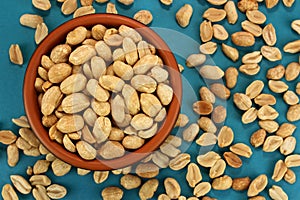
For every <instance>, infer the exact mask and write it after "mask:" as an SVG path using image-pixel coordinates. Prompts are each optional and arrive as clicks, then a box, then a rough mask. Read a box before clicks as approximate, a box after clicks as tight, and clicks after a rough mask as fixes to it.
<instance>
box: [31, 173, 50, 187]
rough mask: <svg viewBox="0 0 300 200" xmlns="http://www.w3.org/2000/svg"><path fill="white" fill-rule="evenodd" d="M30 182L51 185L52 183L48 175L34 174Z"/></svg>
mask: <svg viewBox="0 0 300 200" xmlns="http://www.w3.org/2000/svg"><path fill="white" fill-rule="evenodd" d="M29 182H30V184H31V185H32V186H36V185H42V186H49V185H50V184H51V180H50V179H49V178H48V176H46V175H33V176H31V177H30V179H29Z"/></svg>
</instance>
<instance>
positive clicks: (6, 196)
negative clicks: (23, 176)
mask: <svg viewBox="0 0 300 200" xmlns="http://www.w3.org/2000/svg"><path fill="white" fill-rule="evenodd" d="M1 195H2V198H3V200H19V197H18V195H17V193H16V191H15V190H14V188H13V187H12V186H11V185H10V184H5V185H3V187H2V192H1Z"/></svg>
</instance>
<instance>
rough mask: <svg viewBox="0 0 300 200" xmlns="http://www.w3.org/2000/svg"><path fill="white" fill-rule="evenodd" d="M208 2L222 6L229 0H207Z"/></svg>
mask: <svg viewBox="0 0 300 200" xmlns="http://www.w3.org/2000/svg"><path fill="white" fill-rule="evenodd" d="M207 2H208V3H210V4H212V5H215V6H220V5H223V4H225V3H226V2H227V0H221V1H218V0H207Z"/></svg>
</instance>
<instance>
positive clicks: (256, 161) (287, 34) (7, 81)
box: [0, 0, 300, 200]
mask: <svg viewBox="0 0 300 200" xmlns="http://www.w3.org/2000/svg"><path fill="white" fill-rule="evenodd" d="M112 2H114V3H115V1H112ZM51 3H52V8H51V11H48V12H43V11H39V10H37V9H35V8H34V7H32V5H31V1H28V0H19V1H8V0H3V1H2V2H1V11H0V95H1V97H0V105H1V108H0V129H1V130H3V129H11V130H13V131H14V132H15V133H17V130H18V129H17V127H16V126H15V125H13V124H12V122H11V118H16V117H19V116H21V115H24V107H23V101H22V84H23V76H24V73H25V70H26V65H27V63H28V60H29V59H30V56H31V55H32V53H33V51H34V49H35V48H36V45H35V43H34V29H30V28H26V27H22V26H21V25H20V24H19V17H20V16H21V15H22V14H24V13H37V14H40V15H42V16H43V17H44V21H45V23H46V24H47V26H48V28H49V31H51V30H53V29H54V28H55V27H57V26H58V25H60V24H62V23H63V22H65V21H66V20H69V19H71V18H72V16H68V17H65V16H63V15H62V14H61V13H60V5H61V4H59V3H57V2H56V1H54V0H51ZM184 3H190V4H192V6H193V8H194V13H193V16H192V19H191V23H190V25H189V26H188V27H187V28H185V29H183V28H181V27H180V26H178V25H177V23H176V21H175V14H176V12H177V10H178V9H179V8H180V7H181V6H182V5H183V4H184ZM116 6H117V9H118V11H119V13H120V14H122V15H126V16H129V17H132V16H133V15H134V13H136V12H137V11H138V10H141V9H148V10H150V11H151V12H152V14H153V22H152V24H151V27H160V28H168V29H172V30H176V31H179V32H180V33H182V34H184V35H185V36H186V37H187V38H191V39H193V40H194V42H198V43H200V40H199V24H200V22H201V21H202V17H201V16H202V14H203V12H204V10H205V9H207V8H208V7H209V4H208V3H207V2H206V1H205V0H197V1H196V0H195V1H178V0H177V1H176V0H175V2H174V3H173V4H172V5H171V6H169V7H167V6H163V5H162V4H160V2H159V1H158V0H153V1H146V0H136V1H135V3H134V4H133V5H132V6H129V7H126V6H123V5H121V4H119V3H116ZM94 7H95V9H96V12H97V13H101V12H105V7H106V5H105V4H98V3H94ZM260 10H261V11H263V12H264V13H265V14H266V15H267V18H268V19H267V22H266V24H267V23H273V25H274V27H275V29H276V31H277V44H276V46H277V47H279V48H280V49H281V50H282V48H283V46H284V44H286V43H287V42H289V41H292V40H295V39H299V38H300V37H299V35H297V34H296V33H295V32H294V31H292V30H291V28H290V23H291V22H292V21H293V20H294V19H300V12H299V10H300V2H299V1H296V2H295V4H294V6H293V7H292V8H285V7H284V6H283V4H282V2H281V1H280V2H279V4H278V5H277V6H276V7H275V8H273V9H271V10H267V9H266V8H265V6H264V5H263V4H261V6H260ZM239 14H240V15H239V21H238V22H237V23H236V24H235V25H229V24H228V22H227V21H226V20H223V21H222V22H220V24H222V25H224V26H225V27H226V29H227V30H228V32H229V33H233V32H236V31H239V30H241V27H240V23H241V22H242V21H243V20H244V19H245V16H244V15H243V14H241V13H240V12H239ZM170 36H172V34H170V35H164V38H165V39H166V40H167V41H168V44H169V45H170V46H171V48H172V50H174V51H176V52H177V51H178V55H177V56H176V58H177V60H178V62H179V63H180V64H183V65H184V63H185V57H186V56H187V55H189V54H191V53H198V51H199V50H198V46H197V45H195V44H194V43H189V42H185V41H181V40H176V39H175V38H172V37H170ZM189 41H190V40H189ZM217 42H218V43H219V44H221V43H220V42H219V41H217ZM256 42H257V43H256V45H255V46H253V47H251V48H238V49H239V50H240V52H241V53H240V56H242V55H244V54H245V53H248V52H252V51H253V50H259V49H260V47H261V46H262V45H263V41H262V39H261V38H257V39H256ZM12 43H18V44H20V46H21V49H22V51H23V56H24V65H23V66H17V65H13V64H11V63H10V62H9V57H8V49H9V46H10V44H12ZM225 43H227V44H231V42H230V40H227V41H226V42H225ZM282 53H283V60H281V61H278V62H268V61H266V60H265V59H263V61H262V62H261V63H260V66H261V71H260V72H259V74H258V75H256V76H253V77H251V76H246V75H244V74H240V76H239V79H238V86H237V87H236V88H234V89H233V90H232V94H233V93H235V92H244V91H245V88H246V87H247V85H248V84H249V83H251V82H252V81H253V80H254V79H261V80H263V81H264V83H265V84H267V80H266V78H265V74H266V71H267V69H268V68H270V67H273V66H276V65H277V64H283V65H284V66H286V65H287V64H288V63H290V62H292V61H298V56H299V54H296V55H292V54H286V53H284V52H282ZM211 58H212V60H213V61H214V62H215V63H216V65H218V66H220V67H221V68H222V69H224V70H225V69H226V68H227V67H229V66H235V67H239V66H240V64H241V63H240V61H239V62H237V63H233V62H231V61H230V60H229V59H228V58H226V57H225V56H224V55H223V53H222V52H221V49H220V45H218V51H217V52H216V53H215V54H214V55H213V56H212V57H211ZM183 77H184V78H186V79H185V80H184V89H185V90H184V94H183V105H182V110H181V112H182V113H185V114H187V115H189V117H190V122H195V121H196V120H197V116H196V115H195V114H194V113H193V111H192V109H191V105H192V103H193V102H194V101H196V99H197V98H198V90H199V88H200V87H201V86H203V85H205V83H204V82H203V80H202V79H201V77H200V76H199V75H198V73H197V71H196V70H195V69H187V68H186V69H185V71H184V73H183ZM299 79H300V78H299V77H298V81H299ZM296 82H297V81H293V82H290V83H288V84H289V86H290V89H291V90H294V89H295V85H296ZM264 92H265V93H269V92H270V91H269V89H268V87H267V86H266V87H265V88H264ZM272 94H273V93H272ZM274 95H275V96H276V97H277V98H278V99H277V104H276V105H275V108H276V109H277V110H278V111H279V112H280V116H279V118H278V119H277V122H278V123H280V124H281V123H283V122H286V121H287V120H286V118H285V113H286V111H287V108H288V107H287V105H286V104H285V103H284V102H283V100H282V95H277V94H274ZM227 112H228V117H227V119H226V123H225V124H226V125H228V126H231V127H232V128H233V130H234V133H235V140H234V142H235V143H236V142H245V143H247V144H249V137H250V135H251V134H252V133H253V132H254V131H256V130H257V129H258V128H259V127H258V125H257V122H255V123H252V124H250V125H243V124H242V123H241V122H240V119H241V114H242V112H240V111H239V110H237V109H236V108H235V107H234V106H233V103H232V98H230V99H229V101H228V104H227ZM295 124H296V125H297V127H299V125H300V123H299V122H297V123H295ZM181 131H182V130H181V129H180V130H178V129H175V130H174V131H173V134H177V133H178V134H180V133H181ZM299 133H300V129H299V128H298V129H297V130H296V131H295V133H294V136H295V137H296V138H297V140H298V141H299V139H300V134H299ZM215 150H216V151H219V150H218V149H217V148H216V149H215ZM225 150H226V149H222V150H220V152H223V151H225ZM252 150H253V156H252V157H251V159H244V158H242V160H243V167H242V168H240V169H233V168H230V167H227V169H226V174H228V175H230V176H232V177H243V176H250V178H255V177H256V176H258V175H259V174H261V173H265V174H267V175H268V177H271V176H272V173H273V168H274V165H275V163H276V161H277V160H278V159H283V158H284V157H283V156H282V155H281V154H280V153H279V152H274V153H264V152H263V151H262V150H261V148H259V149H254V148H252ZM188 152H189V153H190V154H192V155H193V156H192V161H193V162H196V161H195V158H196V156H197V154H198V153H199V147H197V146H196V145H192V146H191V147H190V148H189V149H188ZM295 153H300V147H299V145H297V148H296V150H295ZM6 159H7V158H6V146H4V145H1V144H0V169H1V170H0V188H2V186H3V185H4V184H5V183H10V179H9V176H10V175H11V174H21V175H23V176H24V177H27V175H26V168H27V166H32V165H33V164H34V163H35V162H36V160H37V158H32V157H27V156H24V155H23V154H21V155H20V162H19V163H18V165H17V166H16V167H14V168H10V167H8V165H7V161H6ZM293 170H294V171H295V172H296V174H297V175H298V178H299V177H300V170H299V168H294V169H293ZM201 171H202V175H203V177H204V178H203V179H204V180H205V181H207V180H208V177H207V173H208V170H207V169H204V168H201ZM185 173H186V170H185V169H184V170H181V171H179V172H176V173H174V172H173V171H171V170H168V169H163V170H161V173H160V175H159V176H158V177H157V178H158V179H159V180H160V186H159V189H158V191H157V192H156V193H155V197H154V199H157V196H158V195H159V194H161V193H164V188H163V180H164V179H165V178H166V177H168V176H171V177H174V178H176V179H177V180H178V181H179V182H180V184H181V187H182V195H184V196H187V197H189V196H192V192H193V190H192V189H190V188H189V187H188V186H187V184H186V181H185ZM47 175H48V176H49V177H51V180H52V182H53V183H58V184H62V185H64V186H65V187H67V189H68V195H67V196H66V197H65V198H64V199H72V200H77V199H101V195H100V193H101V191H102V189H103V188H105V187H107V186H113V185H119V178H120V176H115V175H110V176H109V179H108V180H107V181H106V182H105V183H103V184H100V185H97V184H95V183H94V181H93V178H92V174H89V175H87V176H85V177H80V176H78V175H77V174H76V170H75V168H73V169H72V171H71V172H70V173H69V174H68V175H66V176H64V177H55V176H54V175H53V174H52V172H51V170H49V172H47ZM299 179H300V178H299ZM299 183H300V181H297V182H296V183H295V184H294V185H289V184H287V183H285V182H284V181H281V182H280V183H276V185H280V186H282V187H283V189H284V190H285V191H286V192H287V193H288V195H289V197H290V199H292V200H293V199H299V197H300V190H299ZM273 184H274V182H273V181H272V180H271V179H269V184H268V187H267V188H270V187H271V186H272V185H273ZM124 191H125V190H124ZM266 191H267V190H265V191H264V192H263V193H262V195H263V196H265V197H266V198H267V199H268V198H269V197H268V194H267V192H266ZM19 196H20V199H24V200H25V199H33V197H32V196H31V195H26V196H25V195H19ZM209 196H211V197H214V198H218V199H225V200H227V199H228V200H229V199H247V195H246V192H236V191H233V190H228V191H214V190H213V191H211V192H210V193H209ZM124 199H128V200H129V199H130V200H131V199H138V190H137V189H135V190H132V191H126V192H125V193H124Z"/></svg>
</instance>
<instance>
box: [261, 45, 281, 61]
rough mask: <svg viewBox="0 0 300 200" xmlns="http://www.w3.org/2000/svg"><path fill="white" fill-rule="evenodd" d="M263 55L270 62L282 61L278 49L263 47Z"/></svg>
mask: <svg viewBox="0 0 300 200" xmlns="http://www.w3.org/2000/svg"><path fill="white" fill-rule="evenodd" d="M260 52H261V54H262V55H263V56H264V57H265V58H266V59H267V60H269V61H272V62H274V61H278V60H281V59H282V55H281V52H280V50H279V49H278V48H277V47H270V46H266V45H265V46H262V47H261V49H260Z"/></svg>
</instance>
